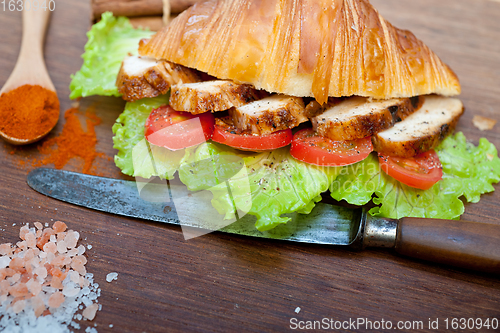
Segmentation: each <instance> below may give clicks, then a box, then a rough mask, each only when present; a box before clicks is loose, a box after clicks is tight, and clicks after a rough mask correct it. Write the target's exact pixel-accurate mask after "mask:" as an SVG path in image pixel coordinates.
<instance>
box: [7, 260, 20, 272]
mask: <svg viewBox="0 0 500 333" xmlns="http://www.w3.org/2000/svg"><path fill="white" fill-rule="evenodd" d="M9 267H10V268H12V269H13V270H16V271H20V270H22V269H23V268H24V260H23V259H22V258H12V260H11V262H10V264H9Z"/></svg>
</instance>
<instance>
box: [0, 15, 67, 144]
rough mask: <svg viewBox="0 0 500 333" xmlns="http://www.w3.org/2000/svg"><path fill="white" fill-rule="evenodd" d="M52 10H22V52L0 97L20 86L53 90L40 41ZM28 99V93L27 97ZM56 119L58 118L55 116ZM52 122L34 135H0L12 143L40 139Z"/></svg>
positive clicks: (42, 42)
mask: <svg viewBox="0 0 500 333" xmlns="http://www.w3.org/2000/svg"><path fill="white" fill-rule="evenodd" d="M50 14H51V11H50V10H48V8H47V10H43V9H41V8H39V9H38V10H37V11H34V10H33V8H31V10H26V9H25V10H23V13H22V15H23V37H22V44H21V51H20V52H19V57H18V58H17V63H16V66H15V67H14V70H13V71H12V73H11V74H10V76H9V79H8V80H7V82H6V83H5V85H4V86H3V88H2V90H0V96H1V95H2V94H3V93H7V92H9V91H11V90H14V89H16V88H18V87H20V86H23V85H26V84H28V85H39V86H41V87H43V88H45V89H47V90H50V91H53V92H56V89H55V87H54V84H53V83H52V81H51V80H50V76H49V73H48V72H47V67H46V66H45V60H44V58H43V44H44V39H45V31H46V30H47V25H48V22H49V18H50ZM26 97H27V98H29V96H26ZM58 118H59V117H58ZM0 121H2V120H1V119H0ZM53 123H54V125H53V126H52V127H51V128H50V129H49V130H47V131H46V133H43V134H41V135H39V136H37V137H36V138H29V139H18V138H14V137H12V136H9V135H7V134H5V133H3V132H1V131H0V136H1V137H2V138H3V139H5V140H6V141H7V142H9V143H11V144H15V145H24V144H29V143H32V142H35V141H37V140H40V139H41V138H42V137H44V136H45V135H46V134H47V133H49V132H50V131H51V130H52V128H54V126H55V125H56V124H57V119H54V122H53Z"/></svg>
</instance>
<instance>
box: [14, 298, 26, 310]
mask: <svg viewBox="0 0 500 333" xmlns="http://www.w3.org/2000/svg"><path fill="white" fill-rule="evenodd" d="M25 306H26V301H25V300H24V299H21V300H18V301H17V302H16V303H14V305H13V306H12V311H14V313H19V312H21V311H23V310H24V307H25Z"/></svg>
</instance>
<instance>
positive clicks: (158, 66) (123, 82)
mask: <svg viewBox="0 0 500 333" xmlns="http://www.w3.org/2000/svg"><path fill="white" fill-rule="evenodd" d="M198 81H199V78H198V75H197V74H196V73H195V72H194V71H193V70H191V69H189V68H187V67H184V66H181V65H177V64H174V63H171V62H168V61H165V60H155V59H153V58H148V57H139V56H129V57H126V58H125V59H124V60H123V62H122V66H121V68H120V71H119V72H118V77H117V78H116V86H117V87H118V92H119V93H120V94H122V98H123V99H124V100H126V101H129V102H133V101H136V100H138V99H141V98H144V97H156V96H159V95H163V94H166V93H167V92H168V90H169V89H170V87H171V86H172V85H174V84H177V83H184V82H198Z"/></svg>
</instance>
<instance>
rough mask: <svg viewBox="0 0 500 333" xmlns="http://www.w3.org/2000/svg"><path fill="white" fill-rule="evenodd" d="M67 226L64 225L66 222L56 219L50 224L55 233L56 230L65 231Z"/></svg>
mask: <svg viewBox="0 0 500 333" xmlns="http://www.w3.org/2000/svg"><path fill="white" fill-rule="evenodd" d="M67 228H68V227H67V226H66V223H64V222H61V221H56V222H54V224H53V225H52V229H54V231H55V232H56V233H58V232H64V231H66V229H67Z"/></svg>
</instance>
